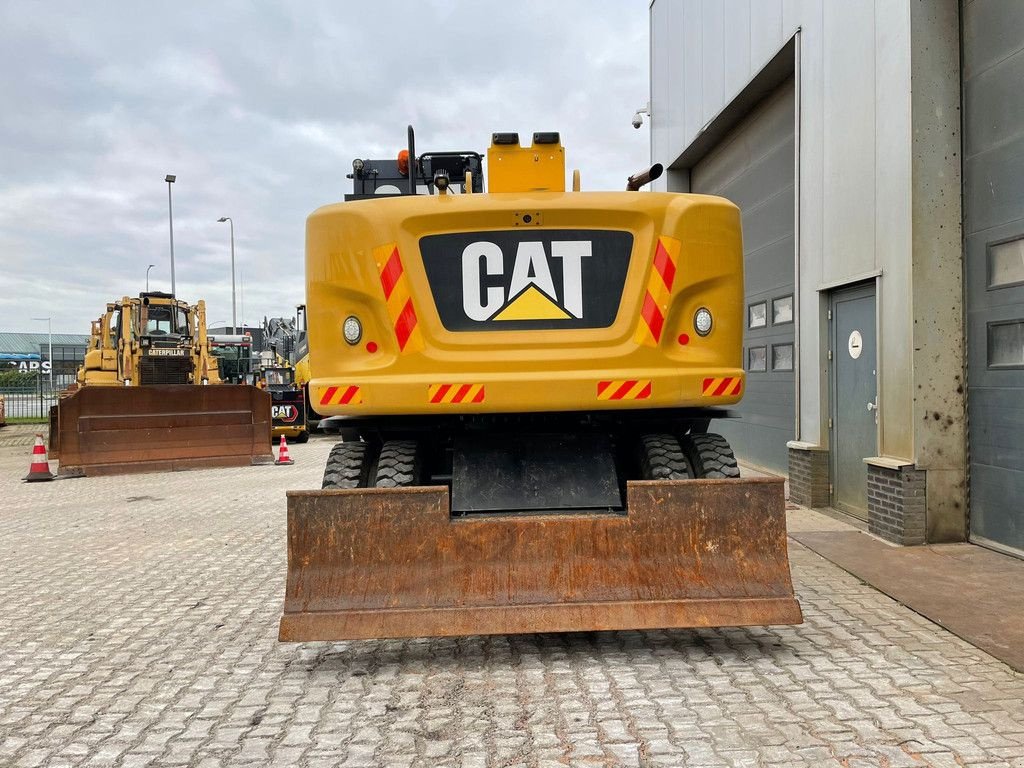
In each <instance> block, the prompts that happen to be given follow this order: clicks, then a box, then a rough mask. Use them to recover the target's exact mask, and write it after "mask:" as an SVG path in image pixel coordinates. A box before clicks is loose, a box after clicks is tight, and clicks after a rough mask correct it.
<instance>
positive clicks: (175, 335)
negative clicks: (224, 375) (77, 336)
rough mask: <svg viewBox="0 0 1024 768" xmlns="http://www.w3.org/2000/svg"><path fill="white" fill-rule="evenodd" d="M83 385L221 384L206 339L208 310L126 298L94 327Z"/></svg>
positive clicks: (155, 296) (165, 297)
mask: <svg viewBox="0 0 1024 768" xmlns="http://www.w3.org/2000/svg"><path fill="white" fill-rule="evenodd" d="M77 378H78V384H79V385H80V386H86V385H89V384H94V385H101V386H102V385H106V386H118V385H120V386H138V385H143V384H146V385H148V384H219V383H220V376H219V374H218V370H217V362H216V360H215V359H214V358H213V357H212V356H211V354H210V343H209V341H208V339H207V336H206V304H205V302H203V301H202V300H200V301H199V302H197V303H196V304H195V305H191V304H188V303H186V302H184V301H179V300H178V299H176V298H174V297H173V296H171V295H170V294H169V293H143V294H140V295H139V297H138V298H134V297H128V296H125V297H124V298H123V299H121V300H120V301H117V302H112V303H110V304H107V311H106V312H105V313H104V314H103V315H102V316H101V317H100V318H99V319H98V320H94V321H93V324H92V333H91V336H90V339H89V348H88V350H87V351H86V353H85V360H84V362H83V364H82V366H81V367H80V368H79V369H78V377H77Z"/></svg>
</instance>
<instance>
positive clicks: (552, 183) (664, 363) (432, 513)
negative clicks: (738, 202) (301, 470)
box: [279, 128, 802, 641]
mask: <svg viewBox="0 0 1024 768" xmlns="http://www.w3.org/2000/svg"><path fill="white" fill-rule="evenodd" d="M482 165H483V158H482V157H481V155H479V154H477V153H472V152H444V153H424V154H423V155H420V156H417V155H416V153H415V144H414V140H413V133H412V129H411V128H410V130H409V148H408V150H405V151H403V152H402V153H400V155H399V157H398V159H397V160H394V161H376V160H362V159H357V160H356V161H354V163H353V173H352V175H351V176H350V178H352V179H353V182H354V187H355V190H354V193H353V194H351V195H347V196H346V199H345V202H342V203H338V204H333V205H328V206H326V207H323V208H320V209H319V210H317V211H316V212H314V213H313V214H312V215H311V216H310V217H309V219H308V221H307V226H306V301H307V305H306V309H307V320H308V341H309V366H310V376H311V379H310V382H309V393H310V398H311V401H312V402H311V404H312V405H313V407H314V408H315V409H316V410H317V411H318V412H319V413H321V414H323V415H324V416H342V417H344V419H345V424H346V425H347V430H346V431H347V432H348V433H349V434H351V433H353V432H355V433H356V434H358V436H359V439H358V440H347V441H343V442H341V443H339V444H337V445H336V446H334V448H333V449H332V451H331V453H330V456H329V458H328V460H327V466H326V469H325V472H324V479H323V487H322V489H320V490H312V491H292V492H290V493H289V494H288V574H287V585H286V594H285V603H284V614H283V616H282V619H281V622H280V630H279V637H280V639H281V640H282V641H322V640H342V639H361V638H385V637H414V636H456V635H470V634H506V633H521V632H562V631H578V630H608V629H641V628H678V627H704V626H722V625H766V624H793V623H799V622H801V621H802V616H801V612H800V608H799V605H798V603H797V602H796V600H795V598H794V594H793V588H792V583H791V579H790V572H789V561H788V555H787V548H786V527H785V512H784V506H785V504H784V491H783V481H782V480H781V479H776V478H742V479H741V478H740V474H739V469H738V466H737V463H736V459H735V457H734V455H733V451H732V449H731V447H730V446H729V444H728V443H727V441H726V440H725V439H724V438H722V437H721V436H719V435H718V434H716V433H715V432H713V431H712V430H711V423H712V421H713V420H714V419H717V418H727V417H729V415H730V414H729V411H728V407H729V406H730V405H733V404H735V403H737V402H738V401H739V400H740V398H741V397H742V396H743V389H744V384H745V375H744V371H743V367H742V362H741V358H742V336H743V314H744V299H743V296H744V293H743V249H742V243H741V231H740V218H739V211H738V209H737V208H736V206H734V205H733V204H732V203H730V202H728V201H726V200H723V199H720V198H715V197H708V196H702V195H690V194H670V193H654V192H651V193H642V194H641V193H638V192H637V190H638V189H639V188H640V187H641V186H643V185H644V184H645V183H647V182H648V181H650V180H651V179H653V178H656V177H657V175H659V174H660V172H661V168H660V166H654V167H653V168H651V169H649V170H648V171H645V172H643V173H641V174H637V175H636V176H633V177H630V179H629V180H628V182H627V188H626V191H623V192H581V191H579V175H578V172H574V174H573V182H572V188H571V189H570V190H568V191H567V190H566V188H565V160H564V150H563V147H562V144H561V141H560V137H559V135H558V134H557V133H537V134H534V136H533V141H532V144H531V145H526V146H524V145H521V144H520V142H519V137H518V135H516V134H510V133H496V134H494V135H493V137H492V143H491V146H490V149H489V150H488V152H487V166H488V175H487V181H488V184H487V186H488V189H489V191H488V192H486V193H485V192H484V191H483V174H482Z"/></svg>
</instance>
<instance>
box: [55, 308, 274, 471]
mask: <svg viewBox="0 0 1024 768" xmlns="http://www.w3.org/2000/svg"><path fill="white" fill-rule="evenodd" d="M70 390H71V391H70V392H68V393H67V395H66V396H63V397H61V398H60V400H59V402H58V404H57V405H56V406H54V407H53V409H52V410H51V413H50V450H51V455H52V456H55V457H56V458H59V459H60V470H59V471H60V474H62V475H100V474H120V473H124V472H147V471H160V470H174V469H188V468H194V467H208V466H241V465H245V464H260V463H269V462H271V461H273V453H272V451H271V447H270V398H269V395H268V394H267V393H265V392H261V391H260V390H258V389H257V388H256V387H252V386H242V385H230V384H224V383H222V378H221V376H220V373H219V370H218V365H217V358H216V357H214V356H213V355H212V354H211V351H210V341H209V339H208V337H207V335H206V306H205V303H204V302H203V301H201V300H200V301H199V302H198V303H197V304H195V305H194V306H193V305H190V304H188V303H187V302H184V301H181V300H179V299H177V298H175V297H174V296H172V295H170V294H167V293H159V292H150V293H143V294H140V295H139V296H138V297H137V298H136V297H129V296H125V297H124V298H122V299H121V300H119V301H115V302H111V303H109V304H107V308H106V312H105V313H104V314H103V315H101V316H100V318H99V319H98V320H95V321H93V323H92V333H91V335H90V340H89V347H88V349H87V351H86V353H85V359H84V362H83V364H82V366H81V367H80V368H79V369H78V374H77V376H76V382H75V385H74V386H73V387H71V388H70Z"/></svg>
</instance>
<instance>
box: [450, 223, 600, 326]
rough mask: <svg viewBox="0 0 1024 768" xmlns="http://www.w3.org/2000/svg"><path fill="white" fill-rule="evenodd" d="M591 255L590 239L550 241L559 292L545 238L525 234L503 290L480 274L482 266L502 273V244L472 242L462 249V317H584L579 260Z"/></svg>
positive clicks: (523, 318) (517, 249)
mask: <svg viewBox="0 0 1024 768" xmlns="http://www.w3.org/2000/svg"><path fill="white" fill-rule="evenodd" d="M590 256H591V243H590V241H589V240H557V241H554V242H552V243H551V251H550V258H552V259H560V260H561V263H562V270H561V272H562V285H561V291H560V292H559V291H556V290H555V283H554V280H553V279H552V277H551V267H550V266H549V261H548V258H549V256H548V253H547V252H546V251H545V249H544V243H542V242H539V241H537V240H525V241H523V242H521V243H519V246H518V247H517V248H516V255H515V262H514V265H513V267H512V278H511V280H510V282H509V284H508V294H507V295H506V293H505V290H506V289H505V288H504V286H501V285H490V286H487V285H485V284H484V282H483V281H482V280H481V277H482V275H481V270H483V271H484V272H485V273H486V275H488V276H492V275H502V274H503V272H504V269H505V257H504V254H503V253H502V252H501V248H500V247H498V245H497V244H496V243H492V242H489V241H487V240H478V241H477V242H475V243H470V244H469V245H467V246H466V247H465V249H463V251H462V308H463V310H464V311H465V313H466V317H468V318H470V319H472V320H498V321H508V320H565V319H568V318H570V317H575V318H577V319H578V318H582V317H583V260H584V259H589V258H590ZM559 295H561V298H562V301H561V303H559V301H558V297H559ZM506 299H508V300H507V301H506Z"/></svg>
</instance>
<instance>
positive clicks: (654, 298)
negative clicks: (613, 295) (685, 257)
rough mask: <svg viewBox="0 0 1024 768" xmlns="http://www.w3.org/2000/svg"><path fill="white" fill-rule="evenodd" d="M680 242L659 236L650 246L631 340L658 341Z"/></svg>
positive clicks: (647, 342) (655, 342) (665, 314)
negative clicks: (648, 267) (648, 268)
mask: <svg viewBox="0 0 1024 768" xmlns="http://www.w3.org/2000/svg"><path fill="white" fill-rule="evenodd" d="M680 246H681V243H680V242H679V241H678V240H676V239H675V238H672V237H659V238H658V242H657V243H656V244H655V246H654V257H653V259H652V264H651V276H650V277H649V278H648V279H647V290H646V291H645V293H644V300H643V303H642V304H641V305H640V319H641V322H639V323H637V328H636V335H635V337H634V338H635V341H636V343H637V344H644V345H646V346H648V347H656V346H658V344H659V343H660V342H661V336H662V332H663V331H664V330H665V318H666V316H667V315H668V307H669V303H670V300H671V298H672V288H673V286H674V285H675V283H676V267H677V265H678V264H679V249H680Z"/></svg>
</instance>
